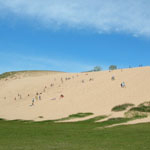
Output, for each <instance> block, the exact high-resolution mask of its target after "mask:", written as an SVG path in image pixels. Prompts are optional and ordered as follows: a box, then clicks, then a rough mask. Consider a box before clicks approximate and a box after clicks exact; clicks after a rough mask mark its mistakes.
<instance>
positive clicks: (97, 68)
mask: <svg viewBox="0 0 150 150" xmlns="http://www.w3.org/2000/svg"><path fill="white" fill-rule="evenodd" d="M101 70H102V68H101V67H100V66H96V67H94V69H93V71H101Z"/></svg>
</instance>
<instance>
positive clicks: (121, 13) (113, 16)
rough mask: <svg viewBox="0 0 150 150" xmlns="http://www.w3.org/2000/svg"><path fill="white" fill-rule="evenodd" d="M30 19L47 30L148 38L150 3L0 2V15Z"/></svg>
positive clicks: (136, 0)
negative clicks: (75, 30) (121, 34)
mask: <svg viewBox="0 0 150 150" xmlns="http://www.w3.org/2000/svg"><path fill="white" fill-rule="evenodd" d="M9 12H11V14H12V13H13V14H14V15H17V16H19V17H31V18H34V20H37V21H39V22H42V23H43V24H44V25H45V26H46V27H50V28H53V27H54V26H55V27H59V28H62V27H64V26H65V27H66V26H67V27H69V28H77V29H83V28H91V29H93V30H95V31H96V32H99V33H111V32H126V33H130V34H132V35H134V36H140V35H142V36H150V1H149V0H106V1H105V0H0V13H1V14H6V13H9Z"/></svg>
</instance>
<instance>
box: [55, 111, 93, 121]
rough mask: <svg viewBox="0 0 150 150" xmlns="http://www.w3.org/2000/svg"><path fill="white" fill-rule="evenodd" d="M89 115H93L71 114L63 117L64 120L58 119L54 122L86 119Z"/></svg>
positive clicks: (88, 113) (89, 113)
mask: <svg viewBox="0 0 150 150" xmlns="http://www.w3.org/2000/svg"><path fill="white" fill-rule="evenodd" d="M90 115H93V113H91V112H87V113H81V112H80V113H77V114H72V115H69V116H68V117H65V118H61V119H58V120H55V121H64V120H70V119H75V118H84V117H87V116H90Z"/></svg>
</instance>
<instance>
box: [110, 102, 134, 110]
mask: <svg viewBox="0 0 150 150" xmlns="http://www.w3.org/2000/svg"><path fill="white" fill-rule="evenodd" d="M133 106H134V104H131V103H125V104H122V105H117V106H115V107H113V108H112V111H116V112H117V111H124V110H126V109H127V108H128V107H133Z"/></svg>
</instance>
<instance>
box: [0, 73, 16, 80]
mask: <svg viewBox="0 0 150 150" xmlns="http://www.w3.org/2000/svg"><path fill="white" fill-rule="evenodd" d="M16 73H17V72H15V71H14V72H5V73H2V74H0V80H1V79H4V78H8V77H14V75H15V74H16Z"/></svg>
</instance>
